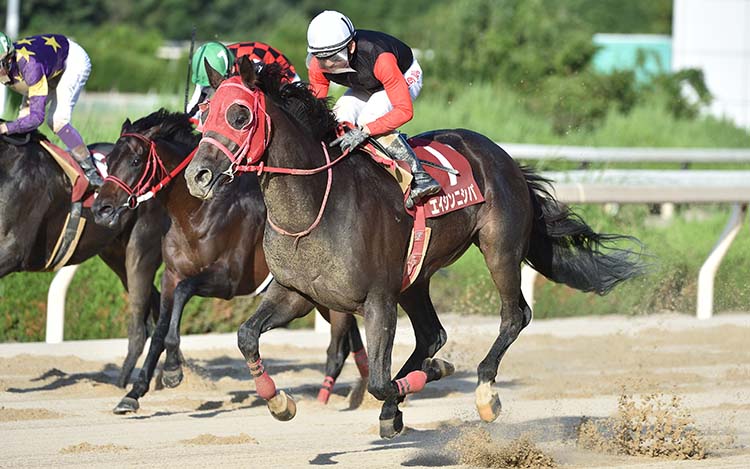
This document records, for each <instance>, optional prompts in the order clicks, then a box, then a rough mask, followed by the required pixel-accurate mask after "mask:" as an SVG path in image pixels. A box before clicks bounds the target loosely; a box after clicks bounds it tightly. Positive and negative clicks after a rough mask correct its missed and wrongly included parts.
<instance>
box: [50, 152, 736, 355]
mask: <svg viewBox="0 0 750 469" xmlns="http://www.w3.org/2000/svg"><path fill="white" fill-rule="evenodd" d="M498 145H500V146H501V147H503V149H505V151H507V152H508V153H509V154H510V155H511V156H513V157H514V158H515V159H525V160H555V159H557V160H566V161H575V162H581V163H583V162H590V163H594V162H609V163H634V162H672V163H682V164H689V163H750V150H745V149H726V148H725V149H686V148H658V149H657V148H615V147H611V148H606V147H596V148H594V147H575V146H555V145H528V144H515V143H498ZM543 175H544V176H545V177H547V178H549V179H552V180H553V181H555V184H554V187H555V192H556V195H557V197H558V199H559V200H560V201H562V202H565V203H595V204H604V203H656V204H659V203H733V204H735V206H734V208H733V212H732V216H731V217H730V220H729V222H728V223H727V226H726V228H725V230H724V233H723V234H722V235H721V237H720V238H719V241H718V242H717V244H716V247H715V248H714V250H713V251H712V252H711V254H710V255H709V257H708V258H707V259H706V261H705V263H704V265H703V267H702V268H701V272H700V275H699V280H698V311H697V316H698V318H699V319H707V318H710V317H711V315H712V313H713V282H714V277H715V274H716V271H717V270H718V267H719V264H720V262H721V260H722V258H723V257H724V254H726V252H727V250H728V249H729V246H730V245H731V243H732V241H733V240H734V238H735V236H736V235H737V233H738V231H739V229H740V227H741V226H742V222H743V219H744V216H745V214H746V211H747V210H746V208H747V204H748V202H750V171H735V170H705V171H704V170H690V171H686V170H629V169H621V170H617V169H607V170H577V171H563V172H545V173H543ZM76 267H77V266H68V267H64V268H63V269H61V270H60V271H59V272H58V273H57V275H56V276H55V279H54V280H53V281H52V284H51V285H50V290H49V293H48V297H47V334H46V335H47V342H51V343H58V342H62V340H63V322H64V315H65V293H66V291H67V287H68V285H69V284H70V281H71V280H72V278H73V275H74V274H75V269H76ZM521 275H522V290H523V292H524V296H525V297H526V300H527V301H528V302H529V304H530V305H533V299H534V282H535V279H536V276H537V273H536V272H535V271H534V270H533V269H531V268H530V267H528V266H524V268H523V270H522V273H521ZM315 328H316V330H320V331H328V330H329V328H328V325H327V324H326V323H325V321H324V320H323V319H322V318H321V317H320V315H316V319H315Z"/></svg>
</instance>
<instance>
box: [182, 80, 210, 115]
mask: <svg viewBox="0 0 750 469" xmlns="http://www.w3.org/2000/svg"><path fill="white" fill-rule="evenodd" d="M206 96H208V93H207V92H206V90H205V87H203V86H201V85H195V91H193V96H192V97H191V98H190V102H188V105H187V109H185V112H186V113H187V114H188V116H190V117H194V118H196V119H197V118H199V117H200V113H199V112H198V105H199V104H200V103H202V102H203V101H205V100H206Z"/></svg>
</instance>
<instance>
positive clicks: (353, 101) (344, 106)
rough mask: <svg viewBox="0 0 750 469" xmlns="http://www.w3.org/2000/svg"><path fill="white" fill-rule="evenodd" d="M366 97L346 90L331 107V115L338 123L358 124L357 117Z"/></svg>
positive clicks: (365, 101)
mask: <svg viewBox="0 0 750 469" xmlns="http://www.w3.org/2000/svg"><path fill="white" fill-rule="evenodd" d="M367 98H368V97H367V96H366V95H363V94H360V93H356V92H354V91H352V90H347V92H346V93H344V94H343V95H342V96H341V97H340V98H339V99H338V101H336V104H335V105H334V106H333V114H334V115H335V116H336V120H337V121H339V122H350V123H352V124H354V125H357V124H359V122H358V121H359V115H360V113H361V112H362V109H363V108H364V107H365V105H366V104H367Z"/></svg>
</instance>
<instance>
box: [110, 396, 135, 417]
mask: <svg viewBox="0 0 750 469" xmlns="http://www.w3.org/2000/svg"><path fill="white" fill-rule="evenodd" d="M138 407H140V405H139V404H138V399H133V398H132V397H127V396H125V397H123V398H122V400H121V401H120V403H119V404H117V406H116V407H115V408H114V409H112V412H114V413H115V414H116V415H125V414H130V413H135V412H137V411H138Z"/></svg>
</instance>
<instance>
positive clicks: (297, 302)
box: [237, 280, 313, 421]
mask: <svg viewBox="0 0 750 469" xmlns="http://www.w3.org/2000/svg"><path fill="white" fill-rule="evenodd" d="M312 308H313V304H312V303H310V302H309V301H308V300H307V299H306V298H305V297H303V296H302V295H300V294H299V293H297V292H295V291H292V290H289V289H288V288H286V287H283V286H281V285H279V284H278V283H277V282H276V281H275V280H274V281H273V282H271V285H270V286H269V287H268V291H266V294H265V295H264V296H263V301H261V303H260V305H259V306H258V309H257V310H256V311H255V314H253V315H252V316H251V317H250V319H248V320H247V321H245V322H244V323H243V324H242V325H241V326H240V328H239V330H238V331H237V345H238V347H239V349H240V351H241V352H242V355H243V356H244V357H245V361H246V362H247V365H248V367H249V368H250V374H251V375H252V376H253V379H254V381H255V390H256V392H257V393H258V396H260V397H261V398H262V399H264V400H265V401H266V403H267V405H268V410H269V411H270V412H271V414H272V415H273V416H274V417H275V418H276V419H277V420H282V421H285V420H291V419H292V418H294V415H295V414H296V412H297V407H296V405H295V403H294V400H292V398H291V397H289V396H287V394H286V393H285V392H284V391H277V390H276V383H274V381H273V379H272V378H271V376H270V375H269V374H268V371H267V370H266V369H265V367H264V366H263V361H262V360H261V358H260V350H259V342H260V335H261V334H262V333H263V332H266V331H269V330H271V329H274V328H276V327H279V326H283V325H285V324H287V323H289V322H290V321H291V320H293V319H296V318H298V317H302V316H304V315H305V314H307V313H309V312H310V310H311V309H312Z"/></svg>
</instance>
